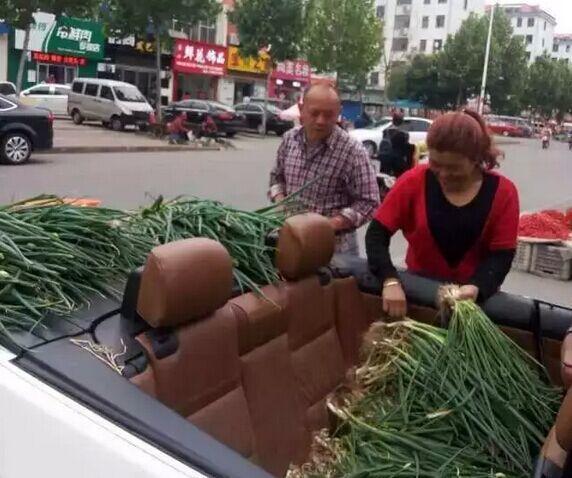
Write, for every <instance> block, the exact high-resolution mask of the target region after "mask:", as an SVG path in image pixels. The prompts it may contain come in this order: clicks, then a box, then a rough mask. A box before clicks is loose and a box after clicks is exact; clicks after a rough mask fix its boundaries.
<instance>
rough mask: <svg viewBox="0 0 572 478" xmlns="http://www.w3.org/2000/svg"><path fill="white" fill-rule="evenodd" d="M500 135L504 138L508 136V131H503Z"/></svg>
mask: <svg viewBox="0 0 572 478" xmlns="http://www.w3.org/2000/svg"><path fill="white" fill-rule="evenodd" d="M502 135H503V136H504V137H505V138H506V137H507V136H510V133H509V132H508V131H503V132H502Z"/></svg>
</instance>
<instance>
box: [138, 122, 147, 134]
mask: <svg viewBox="0 0 572 478" xmlns="http://www.w3.org/2000/svg"><path fill="white" fill-rule="evenodd" d="M139 131H141V132H142V133H146V132H147V131H149V125H148V124H146V123H142V124H140V125H139Z"/></svg>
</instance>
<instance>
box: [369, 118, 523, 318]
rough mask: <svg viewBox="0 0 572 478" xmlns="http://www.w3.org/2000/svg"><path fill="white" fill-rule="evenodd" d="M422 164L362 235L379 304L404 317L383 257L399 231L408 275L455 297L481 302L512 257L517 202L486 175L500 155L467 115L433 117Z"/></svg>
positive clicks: (510, 189)
mask: <svg viewBox="0 0 572 478" xmlns="http://www.w3.org/2000/svg"><path fill="white" fill-rule="evenodd" d="M427 146H428V148H429V158H430V159H429V165H428V166H419V167H416V168H414V169H412V170H410V171H408V172H407V173H405V174H404V175H403V176H402V177H401V178H400V179H399V180H398V181H397V183H396V184H395V186H394V187H393V188H392V190H391V191H390V192H389V194H388V195H387V197H386V198H385V200H384V202H383V203H382V205H381V206H380V207H379V209H378V210H377V212H376V214H375V216H374V220H373V221H372V222H371V224H370V226H369V229H368V231H367V236H366V249H367V256H368V261H369V264H370V268H371V269H372V271H373V272H374V274H376V276H378V277H379V278H380V279H381V281H382V283H383V289H382V296H383V307H384V310H385V312H387V313H388V314H389V315H390V316H392V317H402V316H404V315H405V313H406V300H405V293H404V292H403V288H402V286H401V284H400V282H399V279H398V275H397V272H396V270H395V267H394V266H393V264H392V262H391V258H390V255H389V243H390V238H391V236H393V234H395V232H397V231H398V230H401V231H403V234H404V235H405V238H406V239H407V241H408V243H409V248H408V251H407V257H406V263H407V268H408V270H409V271H410V272H413V273H415V274H419V275H422V276H425V277H431V278H435V279H438V280H443V281H450V282H455V283H457V284H461V285H462V287H461V294H462V297H463V298H466V299H473V300H477V299H479V300H484V299H487V298H488V297H490V296H491V295H493V294H494V293H495V292H496V291H498V289H499V288H500V286H501V284H502V282H503V281H504V279H505V277H506V275H507V274H508V271H509V270H510V266H511V263H512V259H513V257H514V253H515V249H516V240H517V229H518V218H519V200H518V192H517V190H516V187H515V186H514V184H513V183H512V182H511V181H509V180H508V179H507V178H505V177H504V176H501V175H499V174H497V173H494V172H492V169H494V168H495V167H496V166H498V162H497V158H498V157H499V156H500V155H501V153H500V151H498V150H496V149H495V148H494V147H493V145H492V141H491V138H490V136H489V134H488V131H487V129H486V126H485V123H484V121H483V119H482V118H481V117H480V116H479V115H478V114H477V113H475V112H473V111H468V110H467V111H464V112H458V113H448V114H446V115H444V116H441V117H440V118H438V119H437V120H436V121H435V122H434V123H433V125H432V126H431V129H430V130H429V133H428V135H427Z"/></svg>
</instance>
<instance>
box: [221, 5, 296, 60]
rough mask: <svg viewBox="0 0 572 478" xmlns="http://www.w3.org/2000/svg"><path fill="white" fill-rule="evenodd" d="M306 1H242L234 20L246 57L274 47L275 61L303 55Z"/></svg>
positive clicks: (273, 58) (273, 57)
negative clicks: (301, 53)
mask: <svg viewBox="0 0 572 478" xmlns="http://www.w3.org/2000/svg"><path fill="white" fill-rule="evenodd" d="M304 3H305V2H304V0H238V1H237V2H236V5H235V8H234V11H233V12H231V13H230V15H229V17H230V20H231V21H232V22H233V23H234V24H235V25H236V26H237V29H238V34H239V36H240V49H241V52H242V54H243V55H244V56H245V57H248V56H257V55H258V53H259V51H260V50H261V49H262V48H267V47H268V46H270V47H271V50H270V55H271V57H272V61H273V62H280V61H284V60H288V59H295V58H298V57H299V56H300V52H301V47H302V40H303V38H302V37H303V33H304V21H303V18H304V14H303V12H304Z"/></svg>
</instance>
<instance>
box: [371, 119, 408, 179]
mask: <svg viewBox="0 0 572 478" xmlns="http://www.w3.org/2000/svg"><path fill="white" fill-rule="evenodd" d="M389 141H390V142H391V150H390V151H388V152H387V153H386V154H380V156H379V161H380V172H381V173H384V174H388V175H390V176H393V177H394V178H399V177H400V176H401V175H402V174H403V173H405V172H407V171H409V170H410V169H411V168H413V167H414V166H415V165H416V164H417V155H416V148H415V145H414V144H411V143H410V142H409V133H406V132H405V131H401V130H399V129H397V130H395V133H394V134H392V135H391V139H390V140H389Z"/></svg>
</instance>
